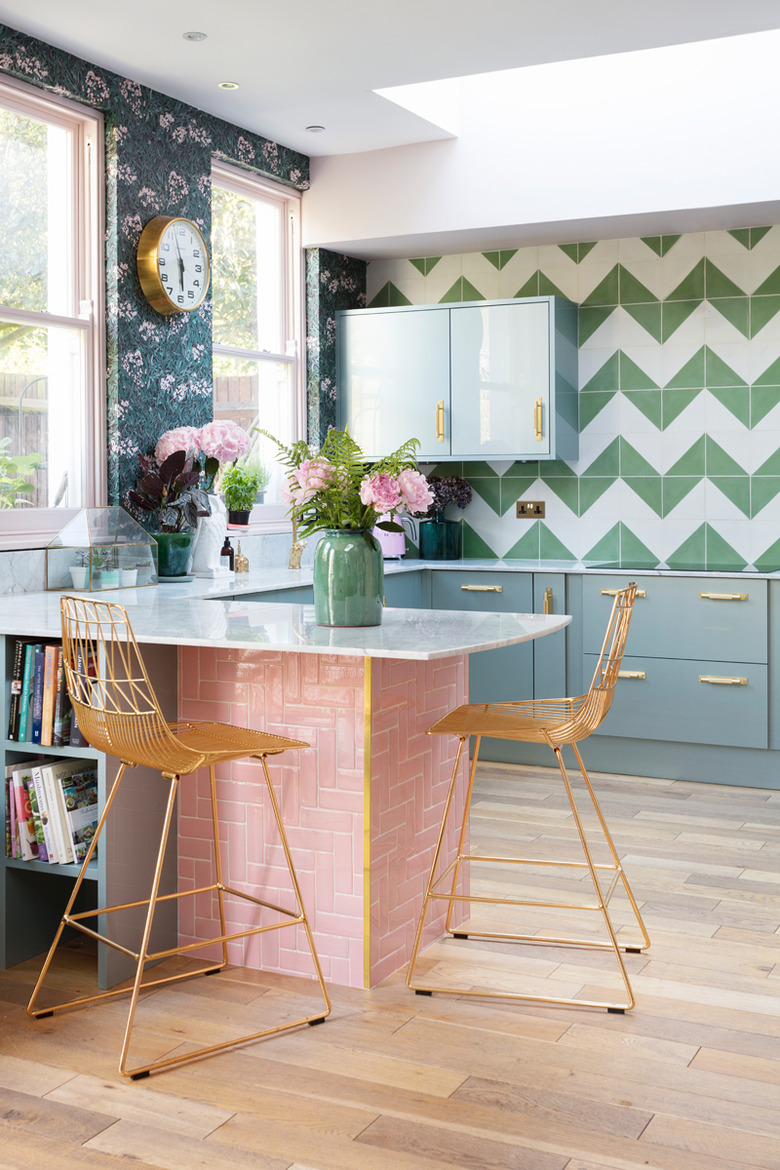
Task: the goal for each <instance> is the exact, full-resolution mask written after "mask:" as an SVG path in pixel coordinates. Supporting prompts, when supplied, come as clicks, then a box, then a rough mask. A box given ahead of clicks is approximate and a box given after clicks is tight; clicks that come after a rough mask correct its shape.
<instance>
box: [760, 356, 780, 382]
mask: <svg viewBox="0 0 780 1170" xmlns="http://www.w3.org/2000/svg"><path fill="white" fill-rule="evenodd" d="M779 384H780V358H778V359H777V360H776V361H774V362H772V363H771V364H770V365H768V366H767V367H766V369H765V370H764V372H763V373H761V374H759V375H758V377H756V378H754V379H753V385H754V386H777V385H779Z"/></svg>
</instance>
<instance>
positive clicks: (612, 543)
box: [582, 524, 620, 568]
mask: <svg viewBox="0 0 780 1170" xmlns="http://www.w3.org/2000/svg"><path fill="white" fill-rule="evenodd" d="M582 559H583V560H584V561H596V562H597V563H598V564H602V565H604V567H605V568H607V567H609V566H610V565H614V567H615V568H618V567H619V564H620V525H619V524H615V525H614V527H613V528H610V530H609V532H607V533H605V535H604V536H602V538H601V540H599V541H598V542H597V543H596V544H594V546H593V548H592V549H591V550H590V552H587V553H585V556H584V557H583V558H582Z"/></svg>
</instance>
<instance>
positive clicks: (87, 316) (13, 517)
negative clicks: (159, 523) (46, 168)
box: [0, 76, 107, 549]
mask: <svg viewBox="0 0 780 1170" xmlns="http://www.w3.org/2000/svg"><path fill="white" fill-rule="evenodd" d="M0 104H2V105H3V106H4V107H5V108H8V109H13V110H16V111H17V112H18V113H20V114H22V115H24V116H26V117H30V118H38V119H39V120H41V121H45V122H50V123H55V124H57V125H60V126H63V127H65V128H67V129H69V130H70V131H71V132H72V135H73V138H72V149H73V153H72V161H73V184H74V189H73V224H72V230H73V241H74V251H75V258H74V259H75V263H74V271H73V287H72V290H71V297H72V300H71V304H72V306H73V310H74V312H73V315H70V316H58V315H55V314H51V313H45V312H36V311H32V310H27V309H11V308H6V307H3V308H2V312H3V316H4V317H5V318H6V319H7V320H11V321H18V322H19V324H22V325H32V326H34V327H36V328H47V327H49V326H57V325H63V326H67V327H69V328H71V329H74V330H77V331H78V332H80V333H82V335H83V337H84V346H83V353H84V382H83V385H84V402H83V410H84V428H85V434H84V451H85V458H86V467H85V493H86V494H85V499H84V506H85V507H87V506H100V505H102V504H105V502H106V497H107V483H106V393H105V386H106V365H105V348H106V347H105V327H104V322H105V264H104V251H103V240H104V237H105V206H104V195H103V192H104V189H105V188H104V150H103V138H104V135H103V117H102V115H101V114H100V113H99V112H98V111H96V110H92V109H90V108H89V107H86V106H82V105H79V104H78V103H77V102H73V101H69V100H68V99H67V98H62V97H58V96H54V95H51V94H44V93H42V91H41V90H39V89H36V88H35V87H34V86H30V85H27V84H25V83H24V82H22V81H17V80H16V79H15V78H11V77H6V76H0ZM79 511H80V509H79V508H35V509H33V508H24V509H18V510H17V509H14V508H9V509H3V510H2V511H0V549H25V548H42V547H45V546H46V545H47V544H48V543H49V541H50V540H52V539H53V538H54V537H55V536H56V535H57V533H58V532H59V531H60V530H61V529H62V528H64V526H65V525H66V524H67V523H68V521H69V520H71V519H72V518H73V517H74V516H76V515H77V513H78V512H79Z"/></svg>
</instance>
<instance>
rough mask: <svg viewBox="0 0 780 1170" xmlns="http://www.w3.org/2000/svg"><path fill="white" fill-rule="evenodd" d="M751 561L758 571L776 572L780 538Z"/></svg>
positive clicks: (779, 565) (779, 567)
mask: <svg viewBox="0 0 780 1170" xmlns="http://www.w3.org/2000/svg"><path fill="white" fill-rule="evenodd" d="M753 563H754V564H755V566H756V568H757V569H758V571H759V573H776V572H777V570H778V569H780V540H776V541H775V543H774V544H772V545H770V546H769V548H768V549H766V550H765V551H764V552H763V553H762V554H761V556H760V557H756V559H755V561H754V562H753Z"/></svg>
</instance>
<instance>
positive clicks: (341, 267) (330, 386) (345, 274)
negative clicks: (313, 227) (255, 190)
mask: <svg viewBox="0 0 780 1170" xmlns="http://www.w3.org/2000/svg"><path fill="white" fill-rule="evenodd" d="M366 270H367V264H366V262H365V260H356V259H355V258H354V257H351V256H341V255H339V253H337V252H329V251H327V250H326V249H325V248H309V249H308V250H307V252H306V369H307V404H308V420H307V421H308V434H309V440H310V441H311V442H313V443H316V442H317V441H318V439H319V443H322V442H323V441H324V439H325V436H326V435H327V433H328V429H329V427H332V426H335V425H336V312H337V310H338V309H363V308H365V305H366Z"/></svg>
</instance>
